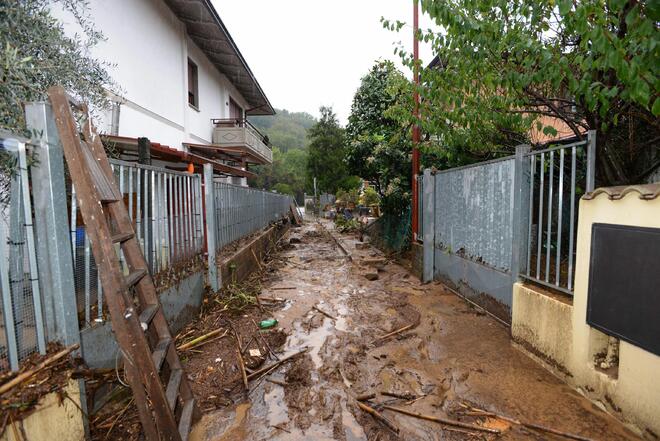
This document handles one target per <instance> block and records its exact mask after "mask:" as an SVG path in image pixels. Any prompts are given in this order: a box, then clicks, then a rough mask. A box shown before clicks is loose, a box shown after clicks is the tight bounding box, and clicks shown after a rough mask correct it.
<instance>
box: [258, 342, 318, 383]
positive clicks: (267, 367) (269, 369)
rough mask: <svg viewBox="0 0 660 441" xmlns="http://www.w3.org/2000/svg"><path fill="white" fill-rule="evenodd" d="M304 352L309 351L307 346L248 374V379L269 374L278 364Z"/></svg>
mask: <svg viewBox="0 0 660 441" xmlns="http://www.w3.org/2000/svg"><path fill="white" fill-rule="evenodd" d="M304 352H307V348H305V349H303V350H302V351H298V352H296V353H294V354H291V355H288V356H286V357H284V358H282V359H280V360H279V361H276V362H275V363H273V364H271V365H268V366H266V367H263V368H261V369H259V370H258V371H254V372H253V373H251V374H250V375H248V376H247V378H248V380H251V379H253V378H256V377H258V376H260V375H261V374H267V373H268V372H270V371H272V370H273V369H275V368H276V367H278V366H279V365H281V364H282V363H284V362H286V361H289V360H291V359H292V358H293V357H296V356H298V355H300V354H302V353H304Z"/></svg>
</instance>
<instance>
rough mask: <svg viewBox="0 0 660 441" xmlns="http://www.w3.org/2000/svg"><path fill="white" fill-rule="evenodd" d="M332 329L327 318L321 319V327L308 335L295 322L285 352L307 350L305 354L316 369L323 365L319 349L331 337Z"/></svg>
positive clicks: (298, 323) (332, 326)
mask: <svg viewBox="0 0 660 441" xmlns="http://www.w3.org/2000/svg"><path fill="white" fill-rule="evenodd" d="M334 328H335V327H334V325H333V324H332V320H330V319H329V318H327V317H324V318H323V323H322V324H321V326H319V327H318V328H313V329H311V330H310V332H309V333H307V332H306V331H305V330H304V329H303V327H302V324H301V322H296V324H295V325H294V327H293V330H292V332H291V335H290V336H289V338H288V339H287V343H286V351H285V352H287V353H289V352H290V353H293V352H297V351H299V350H300V349H301V348H304V347H307V348H309V349H308V351H307V353H308V354H309V355H310V357H311V358H312V362H313V363H314V367H315V368H316V369H318V368H320V367H321V366H322V365H323V360H322V359H321V355H320V351H321V348H322V347H323V345H324V344H325V341H326V339H327V338H328V337H329V336H330V335H332V333H333V331H334Z"/></svg>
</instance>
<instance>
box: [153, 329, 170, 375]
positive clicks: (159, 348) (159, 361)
mask: <svg viewBox="0 0 660 441" xmlns="http://www.w3.org/2000/svg"><path fill="white" fill-rule="evenodd" d="M171 344H172V339H171V338H170V337H165V338H163V339H162V340H160V341H159V342H158V344H157V345H156V350H155V351H154V353H153V355H152V356H151V358H152V359H153V360H154V366H156V371H159V372H160V368H161V367H162V366H163V361H165V356H166V355H167V349H168V348H169V347H170V345H171Z"/></svg>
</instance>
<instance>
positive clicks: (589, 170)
mask: <svg viewBox="0 0 660 441" xmlns="http://www.w3.org/2000/svg"><path fill="white" fill-rule="evenodd" d="M594 143H595V138H594V136H593V135H592V134H591V133H590V134H589V135H588V137H587V139H586V140H584V141H579V142H575V143H572V144H568V145H562V146H556V147H552V148H548V149H545V150H539V151H534V152H530V153H527V154H526V155H525V159H524V161H525V164H524V165H525V169H526V170H528V172H527V173H528V176H529V178H528V179H527V180H526V181H528V185H529V189H528V190H527V192H528V193H529V203H528V205H529V212H528V213H526V217H527V221H528V222H527V223H528V227H527V237H526V243H527V251H526V254H527V259H526V262H525V263H524V266H522V267H521V268H522V271H521V276H522V277H524V278H526V279H529V280H532V281H534V282H536V283H540V284H542V285H547V286H550V287H552V288H555V289H558V290H560V291H563V292H565V293H568V294H572V292H573V278H574V271H573V269H574V267H575V235H576V233H577V232H576V223H577V204H576V200H577V199H579V198H580V197H581V196H582V195H583V194H584V192H585V190H586V191H591V190H593V188H594V167H595V163H594V161H595V155H594V154H591V155H588V152H589V151H594V150H595V144H594Z"/></svg>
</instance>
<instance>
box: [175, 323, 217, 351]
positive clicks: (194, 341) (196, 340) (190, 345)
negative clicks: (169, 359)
mask: <svg viewBox="0 0 660 441" xmlns="http://www.w3.org/2000/svg"><path fill="white" fill-rule="evenodd" d="M220 332H222V328H218V329H216V330H214V331H211V332H209V333H206V334H204V335H201V336H199V337H197V338H194V339H192V340H190V341H189V342H188V343H185V344H182V345H181V346H178V347H177V348H176V349H177V350H178V351H185V350H186V349H190V348H194V347H195V346H197V345H198V344H200V343H202V342H203V341H204V340H208V339H209V338H211V337H215V336H216V335H218V334H220ZM228 332H229V331H228V330H226V329H225V333H224V334H222V336H221V337H220V338H222V337H224V336H226V335H227V333H228Z"/></svg>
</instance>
